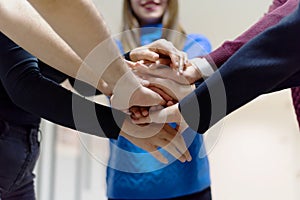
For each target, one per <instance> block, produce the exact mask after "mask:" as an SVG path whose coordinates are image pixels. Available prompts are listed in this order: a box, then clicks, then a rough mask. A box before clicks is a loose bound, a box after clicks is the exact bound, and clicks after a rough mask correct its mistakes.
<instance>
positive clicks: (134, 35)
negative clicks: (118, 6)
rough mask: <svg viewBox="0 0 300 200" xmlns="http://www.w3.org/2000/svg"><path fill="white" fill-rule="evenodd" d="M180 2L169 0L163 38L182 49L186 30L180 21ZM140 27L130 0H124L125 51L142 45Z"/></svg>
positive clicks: (164, 17)
mask: <svg viewBox="0 0 300 200" xmlns="http://www.w3.org/2000/svg"><path fill="white" fill-rule="evenodd" d="M178 4H179V3H178V0H168V6H167V9H166V11H165V13H164V15H163V18H162V25H163V29H162V37H161V38H163V39H166V40H168V41H171V42H172V43H173V44H174V46H175V47H176V48H178V49H182V48H183V44H184V41H185V37H183V36H185V31H184V30H183V28H182V26H181V25H180V23H179V13H178ZM139 28H140V24H139V22H138V19H137V18H136V15H135V14H134V12H133V10H132V7H131V2H130V0H124V2H123V26H122V31H123V33H122V36H121V42H122V45H123V48H124V51H125V52H126V51H129V50H131V49H133V48H136V47H138V46H141V43H140V29H139Z"/></svg>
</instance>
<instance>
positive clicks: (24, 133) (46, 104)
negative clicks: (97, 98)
mask: <svg viewBox="0 0 300 200" xmlns="http://www.w3.org/2000/svg"><path fill="white" fill-rule="evenodd" d="M0 46H1V48H0V66H1V67H0V80H1V84H0V91H1V95H0V102H1V103H0V107H1V109H0V160H1V162H0V163H1V164H0V177H1V178H0V198H1V199H2V200H33V199H35V194H34V183H33V182H34V175H33V172H32V171H33V168H34V166H35V163H36V160H37V158H38V155H39V140H38V132H39V130H38V127H39V123H40V119H41V117H43V118H45V119H48V120H50V121H52V122H54V123H57V124H59V125H63V126H66V127H69V128H72V129H75V130H78V131H82V132H85V133H88V134H92V135H96V136H100V137H108V138H114V139H117V138H118V136H119V135H122V136H124V137H126V138H127V139H128V140H130V141H132V142H133V143H134V144H136V145H138V146H140V147H142V148H143V149H145V150H148V151H150V152H151V154H152V155H153V156H154V157H155V158H157V159H158V160H160V161H162V162H164V163H166V162H167V160H166V158H164V156H163V155H162V154H160V153H159V152H158V151H156V147H157V146H161V147H162V148H166V147H167V146H168V148H166V151H168V152H170V153H171V154H172V155H174V156H175V157H177V158H179V159H180V160H181V161H182V162H185V161H186V160H189V159H190V156H189V153H188V152H187V151H186V147H185V143H184V142H183V138H182V137H181V135H179V134H177V130H174V129H172V128H171V127H170V126H168V125H167V124H166V125H159V124H157V125H154V126H148V127H147V129H144V128H143V127H139V126H136V125H134V124H132V123H131V121H130V120H129V119H128V117H127V119H126V114H125V113H123V112H121V111H118V110H116V109H114V108H110V107H106V106H103V105H100V104H95V103H93V102H91V101H89V100H87V99H85V98H84V97H82V96H79V95H76V94H75V93H72V92H71V91H69V90H66V89H65V88H63V87H61V86H60V85H59V84H58V83H60V82H62V81H64V80H65V79H67V78H68V79H71V78H70V77H68V76H66V75H65V74H62V73H60V72H58V71H56V70H54V69H53V68H51V67H49V66H47V65H46V64H45V63H43V62H40V61H38V60H37V59H36V58H35V57H34V56H32V55H31V54H29V53H28V52H27V51H25V50H24V49H22V48H21V47H19V46H18V45H16V44H15V43H14V42H13V41H11V40H10V39H9V38H7V37H6V36H5V35H4V34H2V33H0ZM73 82H74V80H73ZM74 87H75V89H77V90H78V91H80V92H81V93H82V94H83V95H90V94H91V91H95V88H92V86H89V85H86V84H84V83H80V84H79V83H75V85H74ZM90 88H92V89H90ZM92 94H93V93H92ZM98 121H99V123H98ZM141 129H142V130H141ZM108 130H109V131H108ZM141 132H143V133H144V134H145V135H144V136H149V135H150V136H149V137H146V138H147V139H146V138H144V137H140V136H139V135H140V133H141ZM153 133H157V134H155V135H153ZM162 138H163V139H162ZM182 150H183V151H184V153H183V154H181V153H180V151H182Z"/></svg>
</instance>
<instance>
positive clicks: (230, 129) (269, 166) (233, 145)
mask: <svg viewBox="0 0 300 200" xmlns="http://www.w3.org/2000/svg"><path fill="white" fill-rule="evenodd" d="M94 2H95V4H96V5H97V8H98V10H99V11H100V12H101V13H102V15H103V16H104V18H105V20H106V22H107V25H108V27H110V29H111V32H112V34H118V33H119V30H120V29H121V27H120V24H121V12H122V10H121V5H122V0H114V1H105V0H94ZM271 3H272V1H271V0H251V1H250V0H242V1H240V0H226V1H220V0H197V1H196V0H180V18H181V22H182V24H183V26H184V28H185V29H186V31H187V32H188V33H202V34H204V35H206V36H207V37H208V38H209V39H210V41H211V42H212V45H213V48H216V47H218V45H220V44H221V43H222V42H223V41H224V40H228V39H234V38H235V37H236V36H237V35H239V34H240V33H242V32H243V31H244V30H246V29H247V27H249V26H250V25H251V24H253V23H254V22H256V21H257V20H258V19H259V18H260V17H261V16H262V15H263V14H264V13H265V12H266V11H267V9H268V6H269V5H270V4H271ZM66 85H67V84H66ZM97 101H99V102H101V103H106V98H105V97H99V98H98V99H97ZM42 132H43V138H42V153H41V157H40V160H39V164H38V165H37V167H36V173H37V174H38V178H37V183H36V187H37V191H38V194H37V196H38V199H39V200H83V199H84V200H95V199H97V200H105V199H106V195H105V191H106V185H105V169H106V162H107V158H108V156H109V155H108V154H109V151H108V143H107V139H101V138H96V137H92V136H86V135H84V134H81V133H79V132H75V131H71V130H69V129H66V128H63V127H59V126H56V125H54V124H52V123H49V122H48V121H43V122H42ZM214 134H217V135H218V140H217V143H214V144H213V145H211V144H208V146H209V148H208V156H209V160H210V167H211V179H212V193H213V199H214V200H241V199H243V200H253V199H255V200H282V199H288V200H299V199H300V159H299V154H300V134H299V130H298V125H297V123H296V116H295V114H294V110H293V107H292V100H291V93H290V90H284V91H280V92H277V93H273V94H269V95H263V96H261V97H259V98H257V99H256V100H254V101H253V102H251V103H249V104H247V105H246V106H244V107H242V108H241V109H239V110H238V111H236V112H234V113H232V114H231V115H230V116H228V117H226V118H225V119H224V120H222V121H221V122H220V123H218V124H217V126H215V127H213V128H212V129H211V130H209V131H208V132H207V133H206V134H205V137H207V138H209V135H214ZM206 141H207V142H210V140H209V139H208V140H206Z"/></svg>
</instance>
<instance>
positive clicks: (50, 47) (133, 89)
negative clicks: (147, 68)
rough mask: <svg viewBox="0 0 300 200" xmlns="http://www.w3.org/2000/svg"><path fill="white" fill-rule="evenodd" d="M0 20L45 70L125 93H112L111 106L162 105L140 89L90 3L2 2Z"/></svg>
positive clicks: (83, 0) (6, 31) (5, 30)
mask: <svg viewBox="0 0 300 200" xmlns="http://www.w3.org/2000/svg"><path fill="white" fill-rule="evenodd" d="M74 13H75V14H74ZM0 18H1V22H0V27H1V29H0V30H1V31H2V32H3V33H4V34H5V35H7V36H8V37H9V38H11V39H12V40H13V41H15V42H16V43H17V44H19V45H20V46H22V47H23V48H25V49H26V50H27V51H29V52H30V53H32V54H33V55H34V56H36V57H38V58H39V59H40V60H42V61H44V62H45V63H47V64H49V66H52V67H54V68H55V69H57V70H59V71H62V72H64V73H65V74H67V75H70V76H72V77H73V78H77V79H80V80H83V81H85V82H87V83H89V84H91V85H93V86H94V87H97V88H98V89H99V90H100V91H103V87H102V86H103V85H105V86H108V87H109V89H110V90H111V91H126V92H122V93H120V92H113V93H114V94H113V98H112V102H113V103H112V106H113V107H115V108H118V109H128V108H129V107H131V106H133V105H139V106H150V105H157V104H161V103H162V99H161V98H160V96H159V95H157V94H156V93H154V92H152V91H151V90H149V89H147V88H145V87H142V86H141V84H140V83H139V82H137V80H136V79H135V78H134V76H133V74H132V72H131V71H130V70H128V67H127V66H126V64H125V63H124V62H123V60H122V59H121V56H120V55H119V54H120V53H119V51H118V49H117V47H116V45H115V43H114V41H113V40H112V38H111V37H110V33H109V30H108V28H107V26H106V25H105V22H104V20H103V18H102V16H101V15H100V14H99V13H98V12H97V10H96V8H95V6H94V4H93V2H92V1H91V0H74V1H69V0H62V1H54V0H47V1H39V0H30V1H24V0H23V1H17V0H12V1H9V2H8V1H5V0H1V1H0ZM74 33H76V34H74ZM83 36H84V37H83ZM41 46H42V47H43V48H40V47H41ZM172 58H173V59H177V62H176V61H175V60H174V63H178V61H179V60H181V59H182V58H183V56H181V53H180V52H178V53H177V54H172ZM180 63H181V62H180ZM69 66H73V67H69ZM121 77H122V78H121ZM117 83H118V85H116V84H117ZM123 83H126V84H123ZM103 92H104V91H103ZM122 95H123V96H122ZM144 96H148V98H147V99H144V98H143V97H144Z"/></svg>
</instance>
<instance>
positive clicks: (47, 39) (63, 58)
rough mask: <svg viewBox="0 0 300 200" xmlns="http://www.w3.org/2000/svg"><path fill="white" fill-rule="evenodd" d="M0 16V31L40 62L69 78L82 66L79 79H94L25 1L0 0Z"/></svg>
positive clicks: (91, 82) (80, 61)
mask: <svg viewBox="0 0 300 200" xmlns="http://www.w3.org/2000/svg"><path fill="white" fill-rule="evenodd" d="M0 18H1V20H0V28H1V32H3V33H4V34H6V35H7V36H8V37H9V38H11V39H12V40H14V41H15V42H16V43H18V44H19V45H21V46H22V47H23V48H24V49H26V50H27V51H29V52H31V53H32V54H33V55H35V56H37V57H38V58H39V59H41V60H42V61H44V62H46V63H48V64H49V65H51V66H53V67H54V68H55V69H57V70H59V71H62V72H64V73H65V74H68V75H70V76H72V77H76V74H77V72H78V70H79V68H80V66H84V67H82V68H81V70H83V71H84V73H82V74H83V75H86V76H83V75H82V76H81V77H80V78H82V79H83V80H85V81H87V82H88V83H90V84H92V85H94V84H95V82H96V81H97V80H98V77H96V76H95V75H94V74H93V72H92V69H91V68H89V67H87V66H86V65H82V59H81V58H80V57H79V56H78V55H77V54H76V53H75V52H74V51H73V50H72V49H71V48H70V46H68V45H67V44H66V43H65V42H64V41H63V40H62V39H61V38H60V37H59V36H58V35H57V34H56V33H55V32H54V31H53V29H52V28H51V27H50V26H49V24H48V23H47V22H46V21H45V20H44V19H43V18H42V17H41V16H40V15H39V14H38V13H37V12H36V10H35V9H34V8H32V6H31V5H30V4H29V3H28V2H27V1H23V0H22V1H19V0H11V1H6V0H0ZM41 47H43V48H41ZM66 66H72V67H66Z"/></svg>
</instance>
